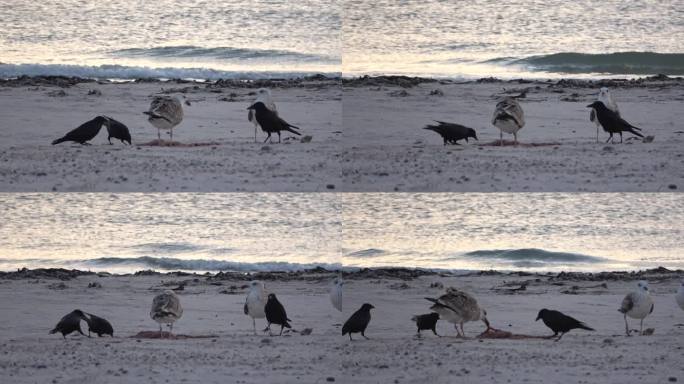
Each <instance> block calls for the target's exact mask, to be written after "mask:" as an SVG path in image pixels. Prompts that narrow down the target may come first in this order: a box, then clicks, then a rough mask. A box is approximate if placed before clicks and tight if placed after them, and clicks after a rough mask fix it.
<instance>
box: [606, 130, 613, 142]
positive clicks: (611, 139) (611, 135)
mask: <svg viewBox="0 0 684 384" xmlns="http://www.w3.org/2000/svg"><path fill="white" fill-rule="evenodd" d="M608 134H609V135H610V136H608V140H606V143H607V142H609V141H610V143H611V144H613V132H608Z"/></svg>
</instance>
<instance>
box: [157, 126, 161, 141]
mask: <svg viewBox="0 0 684 384" xmlns="http://www.w3.org/2000/svg"><path fill="white" fill-rule="evenodd" d="M157 139H159V141H161V129H159V128H157Z"/></svg>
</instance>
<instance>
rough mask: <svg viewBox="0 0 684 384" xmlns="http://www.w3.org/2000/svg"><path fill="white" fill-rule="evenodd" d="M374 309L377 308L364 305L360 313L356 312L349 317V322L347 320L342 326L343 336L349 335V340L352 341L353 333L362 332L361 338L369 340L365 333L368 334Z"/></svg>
mask: <svg viewBox="0 0 684 384" xmlns="http://www.w3.org/2000/svg"><path fill="white" fill-rule="evenodd" d="M373 308H375V307H374V306H372V305H370V304H368V303H366V304H364V305H362V306H361V308H360V309H359V310H358V311H356V312H354V314H352V315H351V317H349V320H347V321H346V322H345V323H344V325H343V326H342V336H344V335H346V334H347V333H349V340H352V333H359V332H361V336H363V337H364V338H366V339H368V337H366V335H365V334H364V333H365V332H366V327H368V323H370V320H371V314H370V310H371V309H373Z"/></svg>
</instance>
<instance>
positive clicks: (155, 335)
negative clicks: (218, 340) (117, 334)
mask: <svg viewBox="0 0 684 384" xmlns="http://www.w3.org/2000/svg"><path fill="white" fill-rule="evenodd" d="M215 337H218V336H214V335H194V336H190V335H174V334H173V333H169V332H161V333H160V332H159V331H140V332H138V333H137V334H136V335H134V336H131V339H171V340H184V339H211V338H215Z"/></svg>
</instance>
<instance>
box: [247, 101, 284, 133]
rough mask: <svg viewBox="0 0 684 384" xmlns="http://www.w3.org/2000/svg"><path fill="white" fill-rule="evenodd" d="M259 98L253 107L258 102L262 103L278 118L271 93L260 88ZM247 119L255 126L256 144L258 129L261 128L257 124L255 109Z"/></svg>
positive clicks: (250, 111) (251, 110)
mask: <svg viewBox="0 0 684 384" xmlns="http://www.w3.org/2000/svg"><path fill="white" fill-rule="evenodd" d="M256 93H257V97H256V99H254V102H253V103H252V105H254V104H255V103H257V102H262V103H264V105H265V106H266V108H267V109H268V110H270V111H271V112H273V113H275V114H276V116H277V115H278V108H276V105H275V102H274V101H273V98H271V91H270V90H268V89H266V88H259V89H258V90H257V92H256ZM247 119H248V120H249V121H251V122H252V124H254V142H255V143H256V142H257V128H258V127H259V122H257V119H256V115H255V112H254V110H253V109H250V110H249V113H248V114H247Z"/></svg>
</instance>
